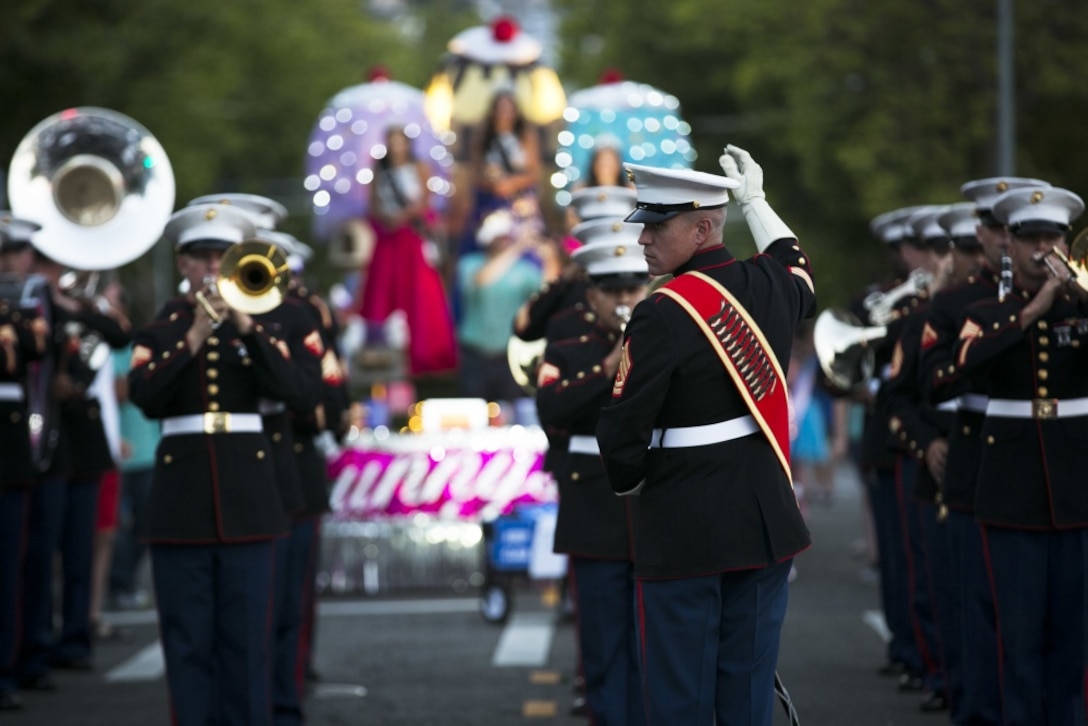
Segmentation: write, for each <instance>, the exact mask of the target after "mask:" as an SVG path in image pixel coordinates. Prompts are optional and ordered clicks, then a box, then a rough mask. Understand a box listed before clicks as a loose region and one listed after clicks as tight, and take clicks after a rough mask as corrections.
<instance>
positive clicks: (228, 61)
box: [0, 0, 1088, 304]
mask: <svg viewBox="0 0 1088 726" xmlns="http://www.w3.org/2000/svg"><path fill="white" fill-rule="evenodd" d="M996 2H997V0H919V2H914V3H872V2H865V1H864V0H808V2H804V3H797V2H794V1H793V0H760V1H759V2H738V1H730V0H670V2H667V3H662V2H659V0H552V6H553V8H554V10H555V11H556V12H557V13H559V14H560V16H561V19H562V22H561V25H560V30H559V33H558V38H559V42H560V44H561V47H560V49H559V53H558V55H557V57H558V58H559V61H558V70H559V72H560V77H561V78H562V79H563V81H564V85H565V86H566V87H567V90H568V92H570V91H573V90H576V89H578V88H583V87H587V86H590V85H593V84H595V83H597V82H598V80H599V78H600V75H601V73H602V72H603V71H604V70H605V69H606V68H616V69H619V70H620V71H621V72H622V74H623V76H624V77H625V78H627V79H629V80H633V81H639V82H644V83H649V84H652V85H654V86H657V87H659V88H661V89H662V90H665V91H667V92H669V93H671V94H673V95H675V96H677V97H678V98H679V99H680V102H681V104H682V112H683V115H684V118H685V119H686V120H687V121H688V122H689V123H690V124H691V126H692V139H693V142H694V143H695V145H696V148H697V150H698V152H699V159H698V161H697V162H696V167H697V168H700V169H703V170H706V171H712V172H716V171H719V170H718V168H717V158H718V156H719V154H720V153H721V148H722V146H723V145H724V144H725V143H734V144H737V145H738V146H742V147H745V148H747V149H749V150H750V151H751V152H752V154H753V155H754V156H755V158H756V159H757V160H758V161H759V162H760V163H761V164H762V165H763V167H764V169H765V172H766V186H767V192H768V198H769V199H770V201H771V202H772V204H773V205H774V206H775V208H776V209H778V210H779V211H780V213H781V214H782V216H783V218H784V219H786V221H787V222H788V223H789V224H790V225H791V226H792V227H793V228H794V230H795V231H796V232H797V233H798V234H799V235H800V236H801V237H802V240H803V241H804V243H805V245H806V250H807V251H808V252H809V254H810V255H811V256H812V257H813V260H814V264H815V265H816V270H817V273H818V275H819V278H820V280H819V281H820V290H821V302H822V303H824V304H833V303H836V302H840V301H841V300H842V299H843V298H844V297H845V296H846V295H848V294H849V293H850V292H851V291H853V290H856V289H857V288H858V287H860V286H861V285H863V284H864V283H866V282H868V281H870V280H871V279H874V278H876V277H878V276H880V275H881V274H883V272H884V268H885V262H884V258H883V254H882V251H881V250H880V249H879V245H877V244H876V243H875V242H874V241H873V240H872V238H871V236H870V234H869V232H868V229H867V223H868V220H869V219H871V218H872V217H873V216H875V215H876V214H879V213H881V212H884V211H887V210H889V209H893V208H896V207H900V206H906V205H909V204H922V203H945V202H954V201H959V200H960V197H959V193H958V188H959V186H960V185H961V184H962V183H963V182H964V181H967V180H969V179H975V178H980V177H984V176H990V175H993V174H995V173H996V172H997V169H996V161H995V149H996V144H997V124H996V113H997V111H996V108H997V72H996V54H997V51H996V36H997V34H996ZM379 5H388V3H385V4H382V3H366V2H352V3H345V2H342V1H340V0H308V2H306V3H298V2H292V1H291V0H263V2H255V1H254V0H240V1H239V2H233V3H219V2H212V0H184V2H183V1H182V0H144V2H140V3H131V2H124V1H123V0H95V1H94V2H82V1H80V0H15V2H14V3H9V6H10V7H7V8H6V9H7V13H6V16H5V23H3V24H0V98H3V99H4V104H3V107H4V113H3V114H0V158H10V155H11V153H12V152H13V151H14V149H15V147H16V145H17V144H18V143H19V141H20V139H21V138H22V137H23V136H24V135H25V134H26V132H27V131H28V130H29V129H30V128H32V127H33V126H34V125H35V124H36V123H38V122H39V121H41V120H42V119H44V118H46V117H47V116H49V115H51V114H53V113H55V112H57V111H59V110H61V109H63V108H68V107H73V106H101V107H105V108H110V109H113V110H117V111H120V112H122V113H125V114H127V115H129V116H131V117H132V118H134V119H136V120H137V121H139V122H140V123H142V124H143V125H144V126H146V127H147V128H148V129H149V130H150V131H151V132H152V133H153V134H154V135H155V136H156V137H157V138H158V139H159V141H160V142H161V143H162V144H163V146H164V148H165V149H166V151H167V153H168V155H169V156H170V159H171V162H172V164H173V166H174V171H175V176H176V179H177V185H178V200H179V202H178V203H179V204H181V203H184V201H185V200H186V199H189V198H192V197H194V196H197V195H199V194H205V193H208V192H209V191H211V190H221V191H249V192H255V193H266V194H271V195H273V196H276V197H277V198H280V199H282V200H284V201H286V202H288V203H289V206H292V210H291V211H292V212H293V216H292V218H291V220H289V221H288V225H287V226H288V230H289V231H292V232H295V233H296V234H299V235H300V236H305V235H307V234H308V229H309V225H308V214H309V209H308V207H307V205H306V202H305V197H303V196H302V194H301V187H300V186H299V184H298V181H299V177H301V175H302V156H303V153H304V147H305V142H306V139H307V135H308V133H309V130H310V128H311V126H312V124H313V122H314V120H315V118H316V116H317V114H318V112H319V111H320V110H321V108H322V107H323V105H324V103H325V102H326V101H327V100H328V99H329V98H330V97H331V96H332V95H333V94H335V93H336V92H337V91H338V90H340V89H342V88H344V87H346V86H350V85H353V84H355V83H359V82H362V81H363V80H364V78H365V75H366V72H367V69H368V68H370V67H372V66H374V65H376V64H381V65H383V66H385V67H387V68H388V69H390V70H391V72H392V75H393V77H394V78H395V79H397V80H401V81H404V82H406V83H410V84H412V85H415V86H417V87H423V86H424V85H425V84H426V82H427V80H428V79H429V77H430V75H431V73H432V72H433V71H434V70H435V68H436V67H437V65H438V62H439V59H440V58H441V56H442V53H443V52H444V50H445V43H446V42H447V41H448V40H449V39H450V38H451V37H453V36H454V35H455V34H456V33H457V32H459V31H460V30H463V29H464V28H466V27H469V26H471V25H475V24H478V23H479V22H480V18H479V16H478V15H477V14H476V13H475V12H474V11H473V10H472V8H471V5H472V4H471V3H469V2H467V1H466V0H413V1H412V2H405V3H402V5H403V7H404V8H406V10H407V13H401V14H399V15H392V16H379V15H374V14H373V13H371V12H368V7H371V6H379ZM1015 10H1016V17H1015V21H1016V58H1015V62H1016V80H1017V101H1018V105H1017V110H1016V120H1017V124H1018V128H1019V134H1018V139H1017V159H1018V164H1017V168H1016V170H1015V171H1016V173H1018V174H1019V175H1022V176H1036V177H1041V178H1044V179H1047V180H1049V181H1051V182H1052V183H1054V184H1057V185H1061V186H1065V187H1067V188H1069V189H1072V190H1073V191H1078V192H1088V171H1086V170H1084V169H1083V168H1082V167H1080V166H1079V165H1077V164H1075V163H1073V159H1075V158H1076V157H1075V155H1074V154H1075V151H1076V150H1078V149H1079V143H1080V136H1081V132H1080V128H1079V123H1078V121H1079V119H1080V118H1083V117H1084V116H1085V112H1086V111H1088V92H1086V91H1085V89H1084V86H1083V82H1082V80H1081V77H1080V74H1081V72H1082V69H1083V68H1084V67H1085V66H1086V65H1088V46H1086V45H1085V44H1083V43H1081V42H1079V41H1080V39H1082V38H1084V37H1086V33H1085V31H1086V30H1088V15H1086V14H1085V13H1083V12H1082V10H1083V9H1082V8H1081V7H1080V5H1079V3H1077V2H1075V0H1032V2H1026V1H1025V0H1020V2H1016V7H1015ZM4 154H7V156H6V157H4V156H3V155H4ZM0 166H2V167H3V168H5V169H6V164H0ZM735 216H737V215H735ZM738 217H739V216H738ZM1083 224H1084V221H1083V220H1082V221H1081V223H1080V225H1078V226H1081V225H1083ZM728 234H730V235H734V236H736V235H740V236H741V238H742V239H743V236H744V235H745V234H746V233H745V232H744V231H743V225H739V224H738V225H732V226H731V227H730V232H729V233H728ZM737 251H738V253H741V254H743V253H744V250H743V249H738V250H737Z"/></svg>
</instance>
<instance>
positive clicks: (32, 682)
mask: <svg viewBox="0 0 1088 726" xmlns="http://www.w3.org/2000/svg"><path fill="white" fill-rule="evenodd" d="M19 688H20V689H22V690H24V691H55V690H57V684H56V683H54V682H53V677H52V676H50V675H48V674H47V675H44V676H25V677H23V678H20V679H19Z"/></svg>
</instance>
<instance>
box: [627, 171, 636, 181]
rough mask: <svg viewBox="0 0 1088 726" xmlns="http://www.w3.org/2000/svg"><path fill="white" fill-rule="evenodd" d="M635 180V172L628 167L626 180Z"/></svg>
mask: <svg viewBox="0 0 1088 726" xmlns="http://www.w3.org/2000/svg"><path fill="white" fill-rule="evenodd" d="M634 180H635V172H633V171H631V170H630V169H628V170H627V181H630V182H633V181H634Z"/></svg>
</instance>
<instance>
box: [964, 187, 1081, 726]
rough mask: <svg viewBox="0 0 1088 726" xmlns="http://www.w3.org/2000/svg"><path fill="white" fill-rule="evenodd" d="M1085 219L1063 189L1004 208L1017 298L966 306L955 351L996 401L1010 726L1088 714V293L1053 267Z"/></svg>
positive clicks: (986, 512)
mask: <svg viewBox="0 0 1088 726" xmlns="http://www.w3.org/2000/svg"><path fill="white" fill-rule="evenodd" d="M1083 211H1084V202H1083V201H1082V200H1081V198H1080V197H1079V196H1077V195H1076V194H1073V193H1072V192H1070V191H1067V190H1065V189H1058V188H1041V187H1027V188H1022V189H1014V190H1010V191H1008V192H1005V193H1004V194H1002V195H1001V196H1000V197H998V198H997V200H996V201H995V202H994V207H993V213H994V215H995V216H996V217H997V219H998V220H1000V221H1001V222H1002V223H1003V224H1005V225H1006V227H1007V228H1008V231H1009V235H1010V241H1009V256H1010V258H1011V261H1012V271H1013V280H1012V289H1011V291H1010V292H1009V294H1008V295H1006V296H1005V298H1004V299H1003V300H1002V299H1001V298H1000V297H997V296H995V297H993V298H990V299H987V300H981V301H979V302H977V303H975V304H973V305H971V306H970V307H968V308H967V311H966V315H965V319H964V322H963V325H962V327H961V328H960V330H959V335H958V339H957V344H956V349H955V356H956V359H955V363H956V365H957V367H958V368H959V369H960V370H961V371H962V372H963V373H964V374H965V375H969V376H976V377H978V379H979V380H981V381H983V382H984V384H985V386H986V390H987V393H988V396H989V400H988V402H987V404H986V418H985V420H984V423H983V425H982V434H981V436H982V447H981V448H982V456H981V463H980V465H979V468H978V483H977V489H976V493H975V517H976V519H977V520H978V521H979V523H980V524H981V528H982V538H983V545H984V551H985V552H986V553H987V555H988V564H989V575H990V583H991V588H992V591H993V594H994V605H995V612H996V613H997V636H998V652H999V653H1000V654H1001V660H1000V668H1001V677H1000V679H999V680H1000V684H1001V690H1002V693H1001V696H1002V704H1003V713H1004V718H1005V721H1004V722H1005V723H1007V724H1036V723H1059V722H1062V721H1063V720H1064V721H1069V722H1075V721H1076V720H1077V717H1076V715H1077V714H1082V713H1083V709H1084V678H1083V676H1084V672H1085V666H1086V665H1088V654H1086V651H1085V635H1086V632H1088V630H1086V619H1088V603H1086V601H1085V583H1086V573H1088V555H1086V553H1088V490H1086V489H1085V486H1084V471H1085V469H1086V467H1088V448H1086V447H1085V446H1084V442H1085V440H1086V439H1088V379H1086V378H1085V376H1084V371H1085V369H1086V368H1088V295H1086V294H1085V292H1084V290H1082V289H1080V288H1079V287H1078V286H1077V285H1074V284H1071V282H1070V281H1069V275H1068V274H1067V273H1068V270H1066V269H1063V268H1064V265H1063V263H1061V262H1060V261H1059V260H1057V259H1053V260H1047V259H1046V257H1044V255H1046V256H1049V255H1051V254H1052V251H1057V253H1058V255H1060V256H1061V257H1064V256H1065V254H1066V246H1065V235H1066V233H1067V232H1068V231H1069V229H1070V224H1071V222H1072V221H1073V220H1074V219H1076V218H1077V217H1078V216H1079V215H1080V214H1081V213H1082V212H1083ZM1047 261H1049V262H1051V265H1049V266H1048V265H1047V264H1046V262H1047ZM1071 264H1072V265H1073V266H1074V267H1077V266H1080V265H1081V263H1079V262H1073V263H1071Z"/></svg>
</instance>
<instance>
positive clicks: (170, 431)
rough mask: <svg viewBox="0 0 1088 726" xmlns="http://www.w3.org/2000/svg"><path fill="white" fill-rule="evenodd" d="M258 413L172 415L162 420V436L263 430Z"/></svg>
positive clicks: (225, 412)
mask: <svg viewBox="0 0 1088 726" xmlns="http://www.w3.org/2000/svg"><path fill="white" fill-rule="evenodd" d="M263 430H264V429H263V427H262V426H261V417H260V414H256V413H230V412H228V411H222V412H218V411H217V412H215V413H212V412H210V411H209V412H208V413H195V414H193V415H191V416H172V417H170V418H164V419H163V420H162V435H163V436H180V435H181V434H241V433H250V434H252V433H260V432H261V431H263Z"/></svg>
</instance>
